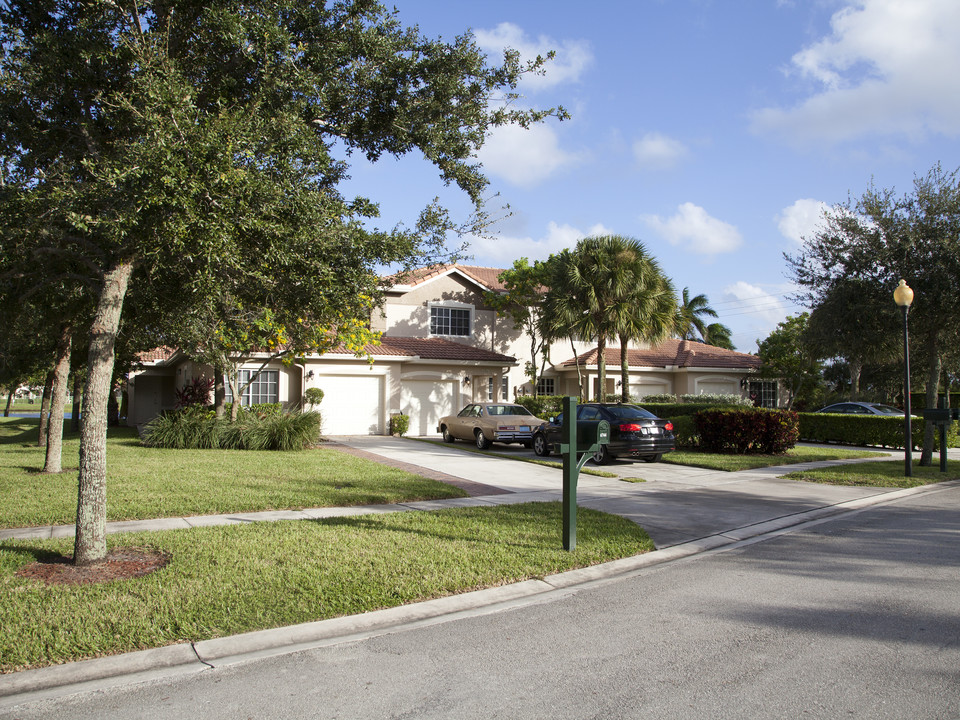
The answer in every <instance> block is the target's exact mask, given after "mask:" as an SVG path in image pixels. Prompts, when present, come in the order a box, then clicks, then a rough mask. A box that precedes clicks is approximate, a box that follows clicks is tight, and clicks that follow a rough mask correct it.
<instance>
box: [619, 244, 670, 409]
mask: <svg viewBox="0 0 960 720" xmlns="http://www.w3.org/2000/svg"><path fill="white" fill-rule="evenodd" d="M635 270H636V271H637V277H636V283H635V285H634V289H633V293H632V296H631V297H630V298H629V299H628V300H627V301H626V302H625V303H623V304H622V305H620V306H619V310H620V312H618V314H617V321H618V326H617V335H618V337H619V338H620V397H621V400H622V401H623V402H630V362H629V359H628V345H629V343H630V341H631V340H635V341H639V342H650V343H658V342H660V341H661V340H665V339H666V338H668V337H670V335H671V334H672V333H673V329H674V324H675V322H676V312H675V310H676V306H677V296H676V293H675V292H674V290H673V283H671V282H670V280H669V279H668V278H667V277H666V276H665V275H664V274H663V272H662V271H661V269H660V266H659V265H658V264H657V262H656V261H655V260H654V259H652V258H650V257H649V256H647V257H645V258H643V259H642V260H641V261H640V262H638V263H637V266H636V268H635Z"/></svg>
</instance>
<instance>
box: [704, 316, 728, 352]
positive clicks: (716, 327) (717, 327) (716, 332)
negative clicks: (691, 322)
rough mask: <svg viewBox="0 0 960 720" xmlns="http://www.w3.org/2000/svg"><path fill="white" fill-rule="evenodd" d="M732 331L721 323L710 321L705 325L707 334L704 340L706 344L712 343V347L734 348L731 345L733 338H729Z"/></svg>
mask: <svg viewBox="0 0 960 720" xmlns="http://www.w3.org/2000/svg"><path fill="white" fill-rule="evenodd" d="M732 332H733V331H732V330H730V328H728V327H727V326H726V325H724V324H723V323H710V324H709V325H707V336H706V338H704V341H705V342H706V343H707V345H713V346H714V347H718V348H725V349H727V350H736V348H735V347H734V346H733V340H731V339H730V334H731V333H732Z"/></svg>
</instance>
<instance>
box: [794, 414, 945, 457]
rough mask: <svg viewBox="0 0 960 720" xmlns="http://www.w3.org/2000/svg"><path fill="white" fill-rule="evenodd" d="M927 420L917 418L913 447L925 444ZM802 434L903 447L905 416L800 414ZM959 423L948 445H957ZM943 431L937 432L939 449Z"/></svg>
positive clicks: (826, 439) (811, 439) (812, 439)
mask: <svg viewBox="0 0 960 720" xmlns="http://www.w3.org/2000/svg"><path fill="white" fill-rule="evenodd" d="M925 428H926V421H925V420H924V419H923V418H919V417H915V418H913V420H912V421H911V426H910V432H911V435H913V446H914V447H915V448H917V447H922V446H923V433H924V429H925ZM800 437H801V438H802V439H803V440H807V441H809V442H835V443H841V444H844V445H868V446H869V445H873V446H878V447H889V448H899V449H902V448H903V444H904V443H903V418H902V417H890V416H887V417H884V416H882V415H844V414H840V413H800ZM957 445H958V437H957V423H951V424H950V426H949V428H948V429H947V447H957ZM939 446H940V434H939V433H936V434H935V435H934V448H935V449H939Z"/></svg>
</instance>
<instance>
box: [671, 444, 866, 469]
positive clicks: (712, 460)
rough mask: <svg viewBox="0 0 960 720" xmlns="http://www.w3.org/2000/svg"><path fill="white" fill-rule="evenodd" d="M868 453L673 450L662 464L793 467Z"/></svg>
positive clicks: (805, 449) (800, 449)
mask: <svg viewBox="0 0 960 720" xmlns="http://www.w3.org/2000/svg"><path fill="white" fill-rule="evenodd" d="M876 456H877V453H875V452H871V451H869V450H841V449H833V448H818V447H795V448H792V449H790V450H788V451H787V453H786V454H785V455H726V454H722V453H708V452H700V451H699V450H676V451H674V452H672V453H668V454H666V455H664V456H663V462H665V463H671V464H673V465H688V466H690V467H702V468H707V469H709V470H725V471H727V472H737V471H738V470H752V469H755V468H762V467H774V466H776V465H796V464H799V463H805V462H818V461H822V460H849V459H854V458H867V457H876Z"/></svg>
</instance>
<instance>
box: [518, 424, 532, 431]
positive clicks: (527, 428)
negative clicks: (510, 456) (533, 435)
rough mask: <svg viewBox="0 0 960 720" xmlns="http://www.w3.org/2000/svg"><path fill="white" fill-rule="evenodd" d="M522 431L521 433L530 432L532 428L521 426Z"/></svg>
mask: <svg viewBox="0 0 960 720" xmlns="http://www.w3.org/2000/svg"><path fill="white" fill-rule="evenodd" d="M520 430H521V432H530V426H529V425H521V426H520Z"/></svg>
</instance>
